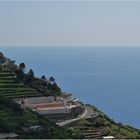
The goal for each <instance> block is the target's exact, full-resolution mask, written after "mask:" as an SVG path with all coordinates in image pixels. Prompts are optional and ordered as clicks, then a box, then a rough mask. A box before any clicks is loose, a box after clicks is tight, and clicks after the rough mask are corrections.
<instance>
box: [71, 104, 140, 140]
mask: <svg viewBox="0 0 140 140" xmlns="http://www.w3.org/2000/svg"><path fill="white" fill-rule="evenodd" d="M91 107H92V108H93V109H94V110H95V111H97V112H98V113H99V114H100V115H99V117H97V118H95V119H83V120H80V121H78V122H76V123H75V124H74V125H73V126H72V127H71V129H72V131H73V133H74V134H80V135H81V137H83V138H102V136H110V135H111V136H114V137H115V138H118V139H123V138H129V139H130V138H132V139H136V138H140V131H139V130H137V129H135V128H132V127H130V126H124V125H122V124H120V123H116V122H114V121H113V120H111V119H110V118H109V117H108V116H106V115H105V114H104V113H102V112H100V111H99V110H97V108H95V107H93V106H91Z"/></svg>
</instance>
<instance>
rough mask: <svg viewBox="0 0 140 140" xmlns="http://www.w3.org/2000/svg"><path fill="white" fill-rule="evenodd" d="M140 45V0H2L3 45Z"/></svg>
mask: <svg viewBox="0 0 140 140" xmlns="http://www.w3.org/2000/svg"><path fill="white" fill-rule="evenodd" d="M6 46H8V47H9V46H11V47H12V46H18V47H21V46H22V47H23V46H24V47H26V46H27V47H28V46H39V47H40V46H44V47H47V46H49V47H54V46H55V47H59V46H64V47H70V46H71V47H73V46H74V47H75V46H76V47H77V46H80V47H81V46H83V47H87V46H92V47H97V46H98V47H100V46H101V47H103V46H111V47H118V46H119V47H120V46H126V47H128V46H132V47H133V46H138V47H139V46H140V1H131V0H129V1H127V0H124V1H117V0H112V1H106V0H99V1H97V0H89V1H84V0H77V1H76V0H71V1H70V0H57V1H55V0H53V1H47V0H44V1H37V0H36V1H34V0H30V1H26V0H25V1H21V0H19V1H12V0H9V1H2V0H0V47H6Z"/></svg>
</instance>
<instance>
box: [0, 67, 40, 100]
mask: <svg viewBox="0 0 140 140" xmlns="http://www.w3.org/2000/svg"><path fill="white" fill-rule="evenodd" d="M0 95H3V96H6V97H8V98H21V97H35V96H39V94H38V92H37V91H36V90H35V89H33V88H31V87H29V86H27V85H24V84H23V83H20V82H19V81H17V79H16V74H15V73H14V72H12V71H10V70H7V69H2V70H0Z"/></svg>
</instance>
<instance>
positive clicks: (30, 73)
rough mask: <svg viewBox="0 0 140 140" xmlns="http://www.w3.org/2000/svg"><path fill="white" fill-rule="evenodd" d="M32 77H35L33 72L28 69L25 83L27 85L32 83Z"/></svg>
mask: <svg viewBox="0 0 140 140" xmlns="http://www.w3.org/2000/svg"><path fill="white" fill-rule="evenodd" d="M34 77H35V76H34V72H33V70H32V69H30V70H29V71H28V73H27V75H26V82H27V83H29V82H31V81H33V79H34Z"/></svg>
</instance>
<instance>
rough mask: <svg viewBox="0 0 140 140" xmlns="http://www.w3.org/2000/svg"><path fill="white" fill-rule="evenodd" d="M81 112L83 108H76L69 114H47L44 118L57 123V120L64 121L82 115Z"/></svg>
mask: <svg viewBox="0 0 140 140" xmlns="http://www.w3.org/2000/svg"><path fill="white" fill-rule="evenodd" d="M83 111H84V108H82V107H77V108H73V109H72V111H71V112H70V113H57V114H47V115H44V116H45V117H46V118H48V119H49V120H50V121H53V122H57V121H58V120H61V121H64V120H69V119H74V118H76V117H77V116H78V115H80V114H82V113H83Z"/></svg>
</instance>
